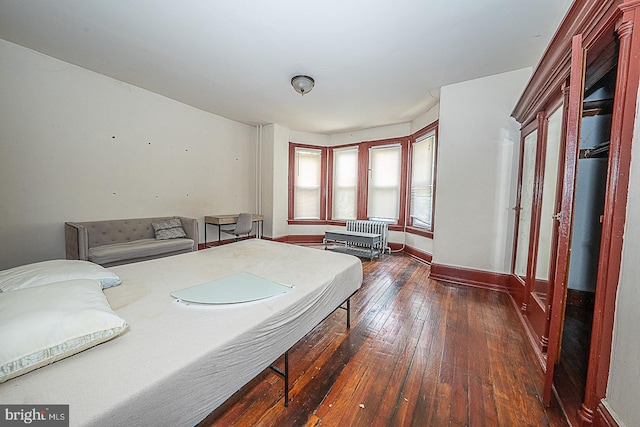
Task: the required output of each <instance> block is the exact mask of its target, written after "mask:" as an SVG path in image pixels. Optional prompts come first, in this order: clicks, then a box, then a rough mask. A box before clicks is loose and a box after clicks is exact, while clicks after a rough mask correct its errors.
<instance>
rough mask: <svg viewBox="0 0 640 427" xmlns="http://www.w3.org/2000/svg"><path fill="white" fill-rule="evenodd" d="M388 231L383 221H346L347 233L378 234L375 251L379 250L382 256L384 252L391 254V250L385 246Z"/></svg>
mask: <svg viewBox="0 0 640 427" xmlns="http://www.w3.org/2000/svg"><path fill="white" fill-rule="evenodd" d="M388 230H389V228H388V224H387V223H386V222H384V221H367V220H361V219H359V220H349V221H347V231H355V232H358V233H373V234H380V245H378V246H376V249H379V250H380V253H382V254H383V253H385V251H388V252H389V253H391V248H389V246H388V245H387V232H388Z"/></svg>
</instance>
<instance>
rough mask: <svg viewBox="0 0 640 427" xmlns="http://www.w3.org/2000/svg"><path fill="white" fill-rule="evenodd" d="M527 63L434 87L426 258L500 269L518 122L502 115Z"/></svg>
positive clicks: (509, 233)
mask: <svg viewBox="0 0 640 427" xmlns="http://www.w3.org/2000/svg"><path fill="white" fill-rule="evenodd" d="M530 76H531V68H525V69H521V70H517V71H512V72H508V73H503V74H498V75H494V76H489V77H484V78H481V79H476V80H471V81H467V82H463V83H458V84H454V85H450V86H445V87H443V88H442V89H441V91H440V122H439V141H438V170H437V181H436V207H435V217H434V221H435V233H434V241H433V262H434V263H437V264H444V265H451V266H459V267H465V268H470V269H477V270H484V271H494V272H505V273H506V272H508V271H509V266H510V264H511V252H512V242H513V218H512V217H513V211H512V210H511V208H512V207H513V199H514V197H513V195H514V193H515V184H516V181H515V179H514V177H513V173H514V161H516V162H517V157H516V155H515V153H516V152H517V144H518V141H519V127H518V124H517V123H516V121H515V120H514V119H513V118H511V117H510V115H511V111H512V110H513V107H514V106H515V103H516V102H517V100H518V97H519V96H520V94H521V93H522V90H523V89H524V87H525V84H526V83H527V81H528V79H529V77H530Z"/></svg>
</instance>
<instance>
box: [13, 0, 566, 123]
mask: <svg viewBox="0 0 640 427" xmlns="http://www.w3.org/2000/svg"><path fill="white" fill-rule="evenodd" d="M570 4H571V1H570V0H535V1H531V0H457V1H451V0H323V1H319V2H309V1H299V0H298V1H294V0H273V1H264V0H262V1H260V0H226V1H223V0H185V1H168V0H162V1H158V0H109V1H106V0H40V1H37V0H0V38H2V39H5V40H8V41H10V42H13V43H16V44H19V45H22V46H25V47H28V48H30V49H33V50H36V51H38V52H41V53H44V54H46V55H49V56H52V57H55V58H58V59H61V60H63V61H66V62H69V63H72V64H75V65H78V66H81V67H84V68H86V69H89V70H93V71H96V72H98V73H101V74H104V75H107V76H110V77H113V78H115V79H118V80H121V81H123V82H126V83H129V84H132V85H135V86H139V87H142V88H144V89H147V90H150V91H152V92H155V93H158V94H161V95H164V96H167V97H169V98H173V99H175V100H178V101H180V102H183V103H185V104H189V105H192V106H194V107H197V108H200V109H202V110H205V111H209V112H211V113H214V114H217V115H220V116H223V117H227V118H229V119H233V120H236V121H239V122H242V123H246V124H249V125H259V124H266V123H277V124H279V125H282V126H284V127H286V128H288V129H292V130H298V131H306V132H314V133H321V134H333V133H340V132H347V131H352V130H358V129H364V128H371V127H376V126H384V125H390V124H397V123H406V122H409V121H411V120H413V119H415V118H416V117H417V116H419V115H420V114H422V113H424V112H426V111H428V110H429V108H431V107H432V106H433V105H435V104H436V103H437V102H438V98H439V89H440V87H442V86H445V85H449V84H452V83H456V82H460V81H465V80H470V79H474V78H478V77H483V76H487V75H492V74H497V73H501V72H505V71H511V70H516V69H520V68H523V67H527V66H535V65H536V64H537V62H538V60H539V59H540V57H541V55H542V53H543V52H544V49H545V47H546V46H547V44H548V43H549V40H550V39H551V37H552V36H553V34H554V32H555V30H556V28H557V27H558V25H559V24H560V21H561V20H562V18H563V16H564V14H565V13H566V11H567V10H568V8H569V6H570ZM296 74H308V75H310V76H312V77H313V78H314V79H315V81H316V86H315V88H314V89H313V91H311V92H310V93H308V94H306V95H304V96H301V95H299V94H298V93H296V92H295V91H294V90H293V88H292V87H291V85H290V80H291V77H293V76H294V75H296Z"/></svg>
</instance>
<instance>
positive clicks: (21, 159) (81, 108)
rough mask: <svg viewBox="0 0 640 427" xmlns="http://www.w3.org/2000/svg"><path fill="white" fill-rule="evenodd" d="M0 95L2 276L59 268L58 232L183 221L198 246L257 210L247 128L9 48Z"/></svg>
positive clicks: (2, 52) (0, 58) (1, 45)
mask: <svg viewBox="0 0 640 427" xmlns="http://www.w3.org/2000/svg"><path fill="white" fill-rule="evenodd" d="M0 93H1V96H0V129H1V132H0V217H1V218H2V221H1V222H0V241H2V245H0V269H1V268H8V267H13V266H16V265H20V264H24V263H28V262H35V261H41V260H46V259H52V258H64V257H65V252H64V227H63V224H64V222H65V221H88V220H100V219H111V218H135V217H145V216H161V215H184V216H190V217H195V218H198V219H199V220H200V232H201V235H202V233H203V227H202V220H203V217H204V215H209V214H216V213H229V212H239V211H241V210H245V209H246V210H252V209H254V206H255V200H256V176H255V165H256V145H255V141H256V133H255V128H254V127H250V126H246V125H243V124H240V123H237V122H233V121H230V120H227V119H224V118H222V117H219V116H216V115H213V114H210V113H206V112H204V111H201V110H198V109H195V108H193V107H190V106H187V105H185V104H181V103H179V102H176V101H173V100H171V99H168V98H165V97H162V96H159V95H157V94H154V93H151V92H148V91H145V90H143V89H140V88H137V87H134V86H131V85H128V84H125V83H122V82H119V81H116V80H113V79H111V78H108V77H105V76H103V75H100V74H96V73H94V72H91V71H88V70H86V69H83V68H79V67H76V66H74V65H71V64H68V63H65V62H62V61H59V60H56V59H53V58H51V57H47V56H45V55H42V54H39V53H36V52H34V51H31V50H28V49H25V48H23V47H21V46H18V45H15V44H12V43H9V42H6V41H4V40H0ZM212 231H213V230H212ZM212 234H213V233H212Z"/></svg>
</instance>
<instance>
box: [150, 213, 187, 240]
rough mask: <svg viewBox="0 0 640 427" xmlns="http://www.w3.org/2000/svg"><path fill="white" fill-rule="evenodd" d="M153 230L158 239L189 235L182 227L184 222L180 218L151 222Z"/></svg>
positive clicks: (178, 237)
mask: <svg viewBox="0 0 640 427" xmlns="http://www.w3.org/2000/svg"><path fill="white" fill-rule="evenodd" d="M151 226H152V227H153V231H154V232H155V235H156V239H158V240H168V239H180V238H183V237H187V233H185V232H184V229H183V228H182V222H180V218H172V219H167V220H165V221H160V222H153V223H151Z"/></svg>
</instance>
